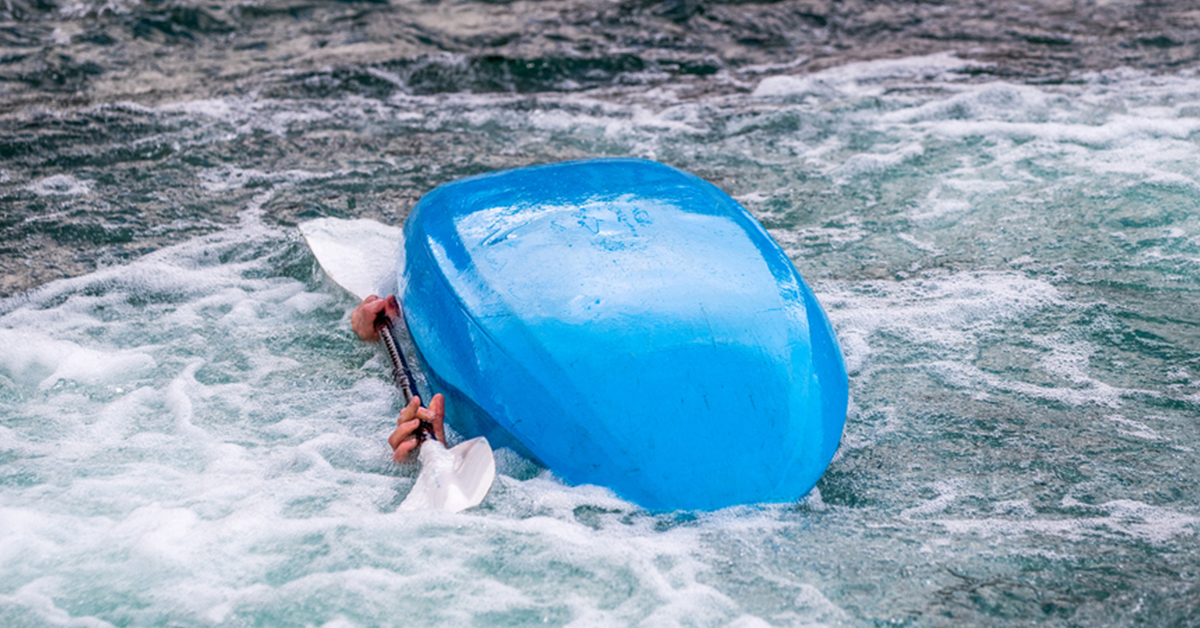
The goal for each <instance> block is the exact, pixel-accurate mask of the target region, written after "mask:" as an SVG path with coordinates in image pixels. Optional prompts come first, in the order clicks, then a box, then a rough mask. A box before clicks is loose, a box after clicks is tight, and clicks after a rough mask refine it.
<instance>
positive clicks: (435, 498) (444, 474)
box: [397, 436, 496, 512]
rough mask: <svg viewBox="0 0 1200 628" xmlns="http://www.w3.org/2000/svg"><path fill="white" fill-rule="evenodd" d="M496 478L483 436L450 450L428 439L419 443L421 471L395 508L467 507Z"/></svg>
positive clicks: (478, 500) (477, 500) (479, 499)
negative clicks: (410, 488) (398, 505)
mask: <svg viewBox="0 0 1200 628" xmlns="http://www.w3.org/2000/svg"><path fill="white" fill-rule="evenodd" d="M495 479H496V459H495V457H494V456H493V455H492V447H491V445H489V444H488V442H487V439H486V438H484V437H482V436H480V437H479V438H472V439H471V440H469V441H467V442H465V443H459V444H458V445H455V446H454V447H452V448H450V449H446V447H445V445H442V444H441V443H439V442H437V441H436V440H433V439H432V438H431V439H429V440H427V441H425V442H424V443H422V444H421V473H420V475H418V476H417V481H416V482H415V483H413V487H412V491H410V492H409V493H408V497H405V498H404V501H403V502H402V503H401V504H400V507H399V508H397V510H403V511H413V510H440V511H442V512H459V511H461V510H466V509H467V508H471V507H473V506H478V505H479V504H480V503H481V502H482V501H483V498H484V497H487V494H488V491H489V490H491V488H492V482H493V481H494V480H495Z"/></svg>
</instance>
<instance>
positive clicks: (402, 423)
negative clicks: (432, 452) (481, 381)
mask: <svg viewBox="0 0 1200 628" xmlns="http://www.w3.org/2000/svg"><path fill="white" fill-rule="evenodd" d="M445 416H446V398H445V397H444V396H442V395H440V394H439V395H434V396H433V401H432V402H431V403H430V404H429V407H428V408H422V407H421V398H420V397H416V396H414V397H413V398H412V401H409V402H408V405H407V406H404V409H403V410H401V411H400V418H399V419H397V420H396V429H395V431H393V432H392V435H391V436H388V445H391V447H392V451H394V452H395V453H394V454H392V459H393V460H395V461H396V462H404V459H405V458H407V457H408V454H409V453H410V452H412V450H413V449H416V447H417V431H418V430H420V429H421V421H429V422H430V423H431V424H433V434H434V436H435V437H437V439H438V442H440V443H442V444H445V443H446V428H445V426H444V425H443V419H444V418H445Z"/></svg>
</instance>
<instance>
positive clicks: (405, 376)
mask: <svg viewBox="0 0 1200 628" xmlns="http://www.w3.org/2000/svg"><path fill="white" fill-rule="evenodd" d="M375 329H376V330H377V331H378V332H379V337H380V338H382V339H383V346H384V348H385V349H387V354H388V357H389V358H391V359H392V382H393V383H395V384H396V388H399V389H400V394H402V395H404V403H405V404H406V405H407V404H408V403H409V402H411V401H412V398H413V397H415V396H417V380H416V379H414V378H413V374H412V369H410V368H408V360H405V359H404V354H403V353H401V352H400V347H399V346H397V345H396V338H395V337H394V336H393V335H392V321H391V318H389V317H388V315H387V314H385V313H383V312H380V313H379V316H377V317H376V318H375ZM426 438H432V439H434V440H437V435H436V434H434V433H433V424H432V423H430V422H429V421H425V420H422V421H421V425H420V427H418V428H417V442H418V443H421V442H424V441H425V439H426Z"/></svg>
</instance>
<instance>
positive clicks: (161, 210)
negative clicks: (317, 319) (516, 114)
mask: <svg viewBox="0 0 1200 628" xmlns="http://www.w3.org/2000/svg"><path fill="white" fill-rule="evenodd" d="M0 24H2V27H0V169H2V171H0V202H2V203H3V213H2V214H0V272H2V273H3V277H2V278H0V294H11V293H13V292H14V291H19V290H23V289H27V288H29V287H32V286H34V285H38V284H40V283H42V282H45V281H48V280H50V279H54V278H57V277H63V276H74V275H78V274H80V273H83V272H88V271H89V270H91V269H93V268H95V266H96V264H97V263H109V262H111V261H114V260H125V259H131V258H133V257H136V256H137V255H139V254H142V253H145V252H147V251H150V250H154V249H156V248H159V247H161V246H162V245H164V244H167V243H170V242H177V241H179V240H181V239H185V238H188V237H191V236H193V235H195V234H197V233H202V232H207V231H211V230H212V229H214V228H219V227H220V226H221V225H225V224H229V222H230V221H231V220H232V219H233V216H234V215H236V213H237V212H238V211H239V210H240V205H241V203H242V202H244V199H240V198H238V197H237V196H236V195H233V196H214V195H213V194H212V193H211V191H208V190H205V189H203V188H202V187H200V186H199V183H198V181H197V180H196V177H195V176H194V175H195V173H197V172H199V171H201V170H204V169H207V168H211V167H214V166H219V165H236V167H239V168H257V169H261V170H270V171H284V170H289V169H296V168H299V169H307V168H310V167H312V166H314V165H319V166H320V168H321V169H324V170H330V169H336V168H338V167H342V168H353V167H354V166H355V164H360V163H366V162H373V161H377V160H379V159H381V158H385V159H393V160H399V161H400V162H402V166H399V167H398V168H399V169H400V170H402V172H388V173H386V174H381V173H375V174H373V175H372V176H371V177H370V178H371V179H374V182H372V181H366V180H363V177H359V178H358V179H355V178H354V177H346V178H341V177H339V179H340V180H339V181H337V183H336V184H334V185H327V186H323V187H322V189H323V192H322V193H320V194H312V193H310V192H309V191H305V193H303V194H300V195H296V196H294V197H292V198H288V199H278V200H276V201H275V202H273V203H272V204H271V206H270V207H269V208H268V210H269V213H270V214H271V215H272V216H273V217H275V218H276V219H278V220H282V221H285V222H287V221H292V220H295V219H297V218H303V217H305V216H312V215H319V214H321V215H323V214H335V215H336V214H340V213H345V214H349V215H366V216H375V217H379V216H384V217H392V218H394V217H402V216H403V215H404V213H405V212H406V211H407V208H408V207H411V205H412V203H413V202H414V201H415V199H416V198H419V196H420V195H421V194H422V193H423V192H424V191H425V190H428V189H429V188H431V187H433V186H434V185H436V184H438V183H441V182H444V181H447V180H450V179H453V178H456V177H459V176H462V175H465V174H474V173H477V172H483V171H488V170H493V169H497V168H502V167H509V166H518V165H525V164H530V163H539V162H544V161H552V160H560V159H566V158H573V157H586V156H592V155H597V154H625V152H626V150H625V149H624V148H623V147H617V146H604V145H603V144H600V145H597V144H592V143H588V142H586V141H585V142H578V141H577V142H562V143H552V144H548V145H547V144H541V143H536V142H532V143H521V142H520V140H519V139H515V138H510V137H506V136H503V135H502V136H489V135H488V134H487V133H481V132H479V131H478V130H472V131H471V132H464V130H463V129H460V128H454V127H449V128H446V127H437V128H423V129H406V130H404V131H399V132H388V131H387V129H383V128H375V127H373V126H372V125H371V123H370V122H368V121H363V122H362V124H358V125H356V124H354V123H352V122H351V121H339V122H335V123H333V124H332V125H331V124H329V123H328V122H325V123H323V124H318V125H316V128H313V127H312V126H310V125H307V124H287V125H283V126H281V127H279V128H276V129H271V130H259V131H258V132H255V133H251V134H247V135H234V136H230V137H228V138H223V139H222V138H206V139H201V140H199V141H198V142H197V141H192V140H194V139H196V138H197V136H203V134H204V133H206V132H219V131H217V130H214V129H205V128H203V127H204V126H205V124H204V123H201V122H197V121H196V120H193V119H191V118H190V117H189V116H187V115H162V114H161V112H154V113H152V112H149V111H146V110H143V109H140V108H139V106H141V107H156V106H161V105H165V104H170V103H179V102H190V101H196V100H204V99H212V98H232V99H247V100H264V99H269V100H278V101H282V102H290V103H297V102H314V101H317V102H330V103H336V102H343V101H345V100H346V99H365V100H367V101H380V102H386V100H387V99H388V98H391V97H393V96H400V95H413V96H436V95H442V94H444V95H447V96H449V95H451V94H464V93H472V94H505V95H514V94H519V95H523V97H521V98H513V99H508V100H507V101H506V102H505V103H504V104H503V105H501V106H504V107H507V108H511V109H514V110H516V111H522V110H526V111H527V110H531V109H536V108H537V107H538V100H539V97H540V96H541V95H553V96H561V95H564V94H572V93H586V94H588V96H589V98H591V99H594V100H595V101H597V102H600V103H603V102H614V103H626V102H630V101H636V100H637V98H638V95H639V94H643V93H645V92H648V91H653V90H667V91H669V92H670V94H671V95H672V97H673V98H676V99H679V100H680V101H682V102H691V103H697V104H702V103H705V102H707V101H708V100H710V99H713V98H718V97H720V96H722V95H730V94H745V93H748V92H750V91H752V90H753V89H754V87H755V85H757V83H758V81H759V80H761V79H762V78H764V77H766V76H775V75H803V74H806V73H810V72H813V71H818V70H822V69H825V68H829V67H835V66H838V65H842V64H845V63H848V62H853V61H861V60H869V59H885V58H900V57H908V56H919V55H926V54H931V53H936V52H945V51H953V52H955V53H956V54H957V55H959V56H960V57H962V58H967V59H973V60H978V61H981V62H984V64H981V65H980V66H978V67H974V68H971V69H969V70H967V71H966V74H967V75H968V77H969V78H973V79H974V80H993V79H1003V80H1008V81H1014V82H1017V83H1032V84H1056V83H1063V82H1072V81H1078V80H1079V77H1080V76H1081V75H1082V74H1083V73H1086V72H1087V71H1093V70H1107V69H1112V68H1118V67H1130V68H1136V69H1145V70H1150V71H1153V72H1157V73H1172V72H1177V71H1181V70H1190V69H1192V68H1194V67H1195V64H1196V62H1197V60H1198V59H1200V8H1197V7H1196V6H1194V5H1193V4H1192V3H1189V2H1133V1H1126V0H1090V1H1085V0H1041V1H1037V2H988V1H978V2H965V1H957V2H929V3H918V2H900V1H880V2H868V1H860V0H848V1H846V2H833V1H824V0H802V1H785V2H763V3H755V2H741V1H736V0H735V1H729V2H701V1H699V0H665V1H663V2H653V1H636V0H632V1H625V2H558V1H537V2H503V1H495V2H437V1H434V2H429V1H422V2H399V1H397V2H310V1H297V2H275V1H272V2H182V1H180V2H174V1H169V2H154V1H147V2H136V1H132V0H106V1H104V2H101V1H99V0H89V1H80V2H76V1H73V0H71V1H63V2H54V1H51V0H36V1H33V0H4V2H3V3H0ZM131 105H135V106H131ZM331 106H332V105H331ZM284 127H286V128H284ZM330 127H334V128H330ZM214 140H215V141H214ZM677 159H678V158H677ZM688 165H690V166H692V167H693V168H694V169H695V170H696V171H697V173H698V174H701V175H702V176H704V177H706V178H709V179H710V180H714V181H716V182H717V183H719V184H722V183H723V182H722V178H723V175H722V173H721V172H720V167H719V166H717V165H716V164H713V165H706V164H688ZM100 171H102V172H103V174H102V175H99V174H98V173H99V172H100ZM62 173H72V174H73V175H76V176H77V175H78V174H80V173H84V174H85V176H86V175H87V174H89V173H97V176H86V178H87V179H89V180H91V181H92V183H91V184H90V187H89V190H90V191H91V194H89V195H87V197H86V198H81V199H78V200H77V201H75V202H68V203H65V204H64V203H54V202H49V201H48V200H47V199H46V198H45V197H44V196H39V195H37V194H35V193H30V191H29V190H28V188H27V184H28V183H29V182H30V181H35V180H40V179H45V178H47V177H52V176H54V175H56V174H62ZM726 185H727V186H728V184H726ZM29 218H36V220H34V221H27V219H29Z"/></svg>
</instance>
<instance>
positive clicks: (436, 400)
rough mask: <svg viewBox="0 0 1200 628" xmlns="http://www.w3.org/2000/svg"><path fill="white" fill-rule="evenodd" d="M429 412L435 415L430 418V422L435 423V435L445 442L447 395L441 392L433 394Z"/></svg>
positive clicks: (439, 440)
mask: <svg viewBox="0 0 1200 628" xmlns="http://www.w3.org/2000/svg"><path fill="white" fill-rule="evenodd" d="M429 413H430V414H432V415H433V418H431V419H428V420H429V422H430V423H433V431H434V435H435V436H437V439H438V442H439V443H442V444H445V442H446V428H445V426H444V423H445V421H444V420H443V419H444V418H445V416H446V397H445V395H442V394H440V393H439V394H436V395H434V396H433V401H430V402H429Z"/></svg>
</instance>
